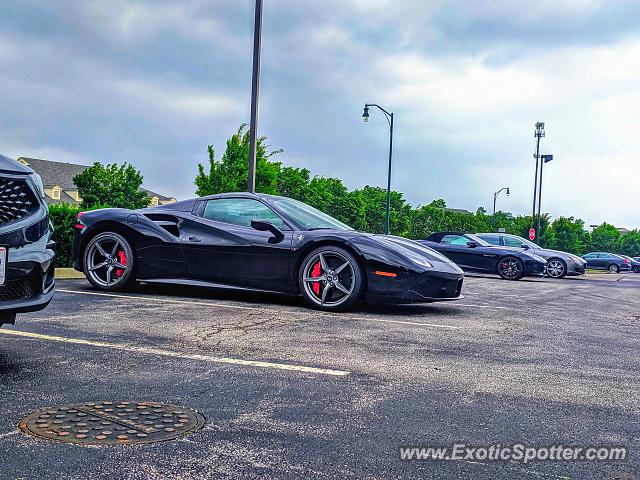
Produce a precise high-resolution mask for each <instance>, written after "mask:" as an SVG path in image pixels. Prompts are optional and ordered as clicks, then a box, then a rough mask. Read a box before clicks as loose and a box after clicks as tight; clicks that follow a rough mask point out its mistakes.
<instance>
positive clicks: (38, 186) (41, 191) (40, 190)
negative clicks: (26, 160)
mask: <svg viewBox="0 0 640 480" xmlns="http://www.w3.org/2000/svg"><path fill="white" fill-rule="evenodd" d="M29 176H30V177H31V180H33V183H34V185H35V186H36V191H37V194H38V196H39V197H40V198H41V199H42V200H44V185H43V184H42V178H40V175H38V174H37V173H36V172H33V173H31V174H30V175H29Z"/></svg>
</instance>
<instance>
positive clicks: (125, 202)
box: [73, 162, 149, 210]
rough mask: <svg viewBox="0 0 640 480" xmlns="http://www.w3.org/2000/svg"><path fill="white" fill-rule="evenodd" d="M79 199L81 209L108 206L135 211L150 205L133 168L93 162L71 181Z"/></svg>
mask: <svg viewBox="0 0 640 480" xmlns="http://www.w3.org/2000/svg"><path fill="white" fill-rule="evenodd" d="M73 183H75V185H76V187H78V194H79V195H80V197H81V198H82V208H84V209H90V208H95V207H96V206H98V205H99V206H104V205H108V206H110V207H117V208H130V209H133V210H135V209H138V208H144V207H147V206H149V198H148V197H147V194H146V192H144V191H141V190H140V187H141V186H142V174H141V173H140V171H139V170H136V169H135V168H134V167H133V165H129V164H127V163H123V164H122V165H118V164H116V163H114V164H110V165H102V164H101V163H99V162H96V163H94V164H93V165H92V166H90V167H89V168H87V169H86V170H85V171H84V172H82V173H80V174H78V175H76V176H75V177H74V178H73Z"/></svg>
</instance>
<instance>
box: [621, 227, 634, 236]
mask: <svg viewBox="0 0 640 480" xmlns="http://www.w3.org/2000/svg"><path fill="white" fill-rule="evenodd" d="M630 231H631V230H629V229H628V228H624V227H621V228H618V232H620V235H626V234H627V233H629V232H630Z"/></svg>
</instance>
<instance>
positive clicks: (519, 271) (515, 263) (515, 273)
mask: <svg viewBox="0 0 640 480" xmlns="http://www.w3.org/2000/svg"><path fill="white" fill-rule="evenodd" d="M497 270H498V275H500V276H501V277H502V278H504V279H505V280H520V279H521V278H522V277H523V276H524V265H523V264H522V261H521V260H519V259H518V258H516V257H504V258H501V259H500V260H499V261H498V267H497Z"/></svg>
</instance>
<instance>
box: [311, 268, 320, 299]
mask: <svg viewBox="0 0 640 480" xmlns="http://www.w3.org/2000/svg"><path fill="white" fill-rule="evenodd" d="M311 276H312V277H313V278H316V277H319V276H320V262H318V263H316V264H315V265H314V266H313V270H311ZM311 288H312V289H313V293H315V294H316V295H320V282H314V283H313V284H312V285H311Z"/></svg>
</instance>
